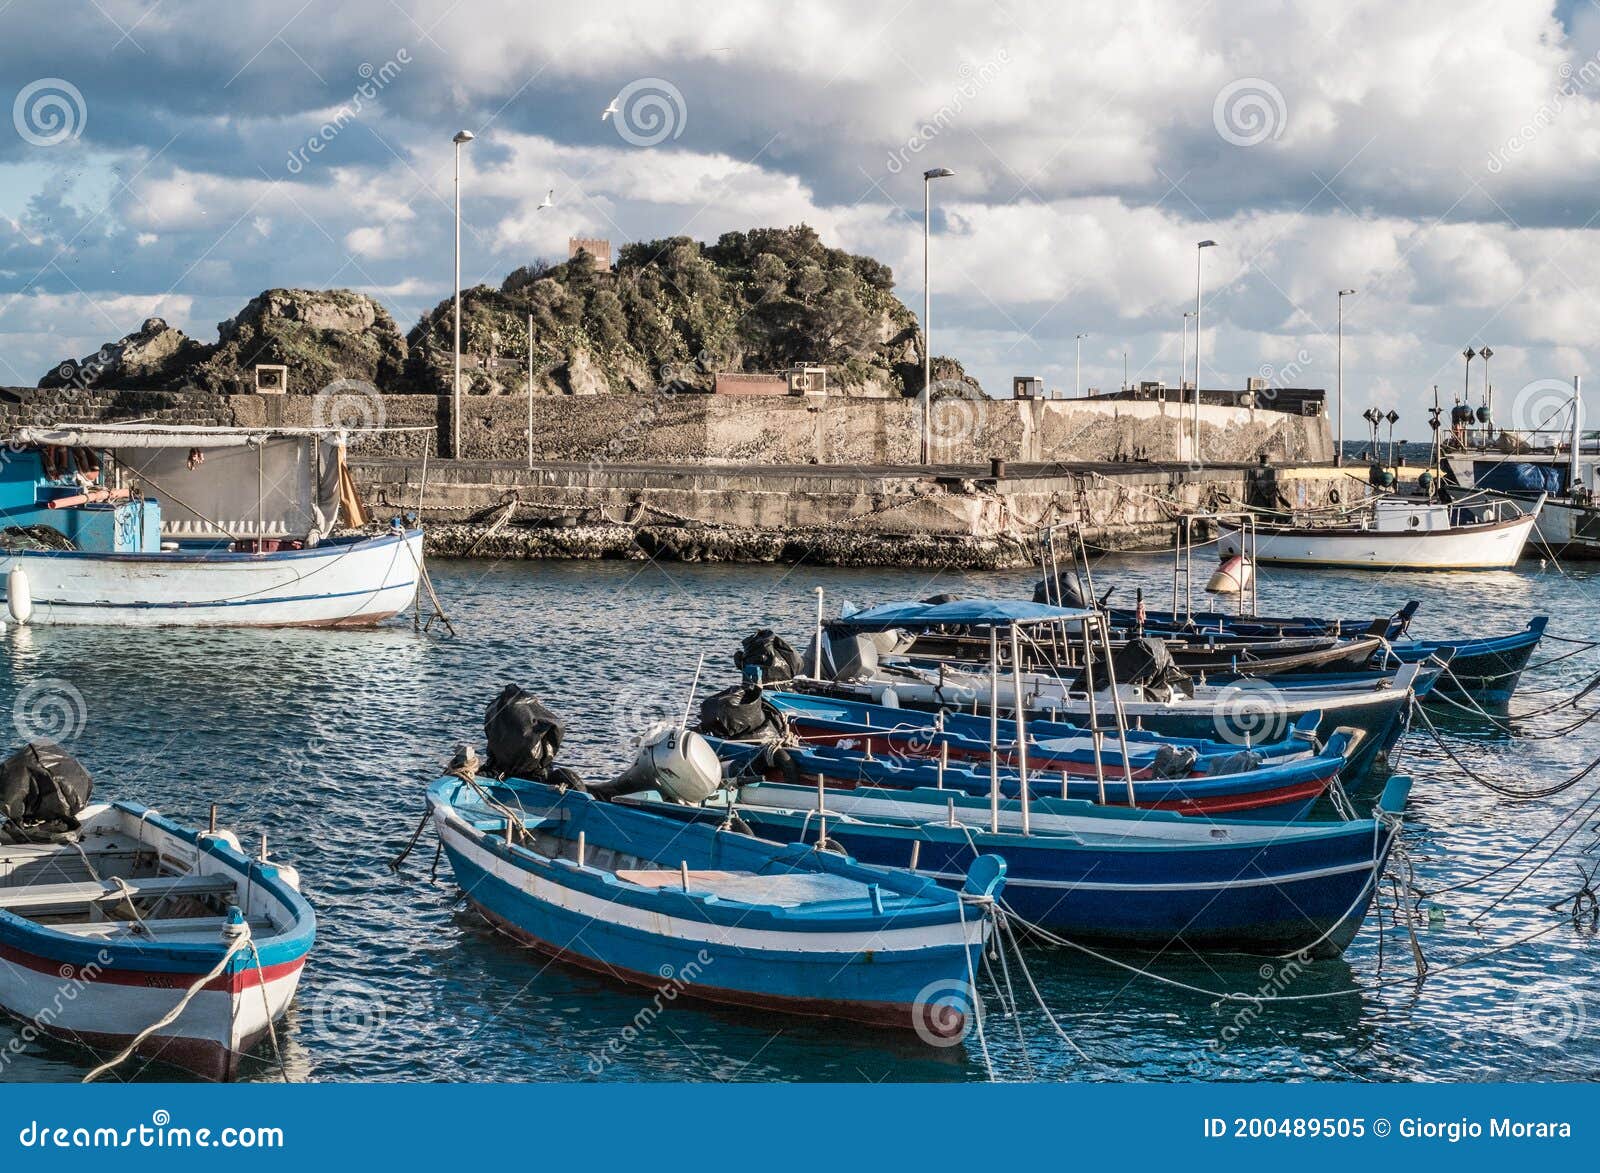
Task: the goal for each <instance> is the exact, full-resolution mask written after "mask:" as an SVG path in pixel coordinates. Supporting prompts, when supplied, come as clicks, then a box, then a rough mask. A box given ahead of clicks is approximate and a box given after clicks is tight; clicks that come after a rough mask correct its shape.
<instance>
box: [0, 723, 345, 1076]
mask: <svg viewBox="0 0 1600 1173" xmlns="http://www.w3.org/2000/svg"><path fill="white" fill-rule="evenodd" d="M30 748H32V747H30ZM25 752H26V751H25ZM73 822H75V823H76V824H77V825H76V827H75V828H73V829H71V830H70V831H67V832H64V833H61V834H55V835H50V836H39V837H37V841H33V839H32V838H30V837H29V836H28V835H26V834H23V835H13V836H11V837H10V838H11V839H12V840H16V841H10V842H8V841H7V839H6V838H5V837H0V1009H3V1010H4V1011H5V1013H7V1014H9V1015H11V1016H12V1017H14V1018H16V1019H17V1020H19V1021H21V1022H23V1023H26V1024H28V1025H30V1026H31V1027H33V1028H34V1029H36V1030H38V1031H40V1032H41V1033H43V1034H46V1035H50V1036H52V1037H55V1038H59V1039H62V1040H64V1041H66V1042H69V1043H74V1044H77V1045H80V1046H85V1047H88V1048H90V1049H91V1050H94V1051H96V1052H100V1053H104V1054H113V1053H116V1052H124V1053H125V1054H126V1055H128V1056H129V1057H131V1056H132V1055H138V1056H140V1057H142V1058H143V1059H146V1060H150V1059H157V1060H160V1061H161V1062H163V1063H167V1064H171V1065H173V1066H176V1067H180V1068H183V1069H185V1070H187V1071H190V1072H192V1073H194V1074H196V1075H199V1076H200V1077H202V1078H204V1079H210V1080H229V1079H233V1078H234V1077H235V1076H236V1075H237V1074H238V1071H239V1067H240V1064H241V1062H242V1060H243V1059H244V1057H245V1055H246V1054H248V1053H249V1052H250V1050H251V1049H252V1048H254V1047H255V1046H256V1045H257V1044H258V1043H260V1042H261V1041H263V1040H264V1039H265V1038H266V1036H267V1035H268V1033H269V1032H270V1031H272V1030H273V1024H274V1023H276V1022H277V1021H278V1020H279V1019H281V1018H282V1016H283V1015H284V1013H285V1012H286V1011H287V1010H288V1008H289V1005H290V1003H291V1002H292V1001H293V1000H294V996H295V990H296V988H297V987H298V986H299V982H300V974H301V970H302V969H303V967H304V965H305V961H306V957H307V955H308V954H309V953H310V951H311V947H312V945H313V943H314V942H315V939H316V916H315V914H314V913H313V912H312V910H311V907H310V905H308V904H307V903H306V901H305V899H304V898H303V897H302V896H301V895H300V892H299V890H298V884H299V881H298V877H297V875H296V874H295V872H294V870H293V869H292V868H288V867H285V866H282V865H278V864H272V863H268V862H265V861H264V860H261V859H250V858H247V857H246V856H245V855H244V854H243V853H242V852H241V851H240V849H239V843H238V840H237V839H236V838H234V837H233V836H232V835H231V834H230V833H228V832H226V831H210V832H206V831H195V830H191V829H189V828H186V827H183V826H180V825H179V824H178V823H176V822H173V821H172V820H170V819H167V818H165V817H163V816H162V815H160V814H157V813H156V812H155V811H153V810H151V809H149V808H147V807H143V806H140V805H138V804H137V803H132V802H112V803H96V804H92V805H90V806H87V807H85V808H83V809H82V810H80V811H79V812H78V813H77V815H76V816H75V818H74V820H73ZM11 829H12V826H11V825H7V826H6V827H5V830H7V831H9V830H11ZM263 850H264V849H263ZM174 1011H178V1013H177V1016H176V1017H175V1018H172V1020H171V1021H166V1019H167V1018H168V1017H170V1016H171V1015H172V1014H173V1012H174Z"/></svg>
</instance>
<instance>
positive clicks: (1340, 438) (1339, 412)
mask: <svg viewBox="0 0 1600 1173" xmlns="http://www.w3.org/2000/svg"><path fill="white" fill-rule="evenodd" d="M1354 292H1355V290H1354V289H1341V290H1339V376H1338V387H1339V390H1338V393H1337V395H1336V397H1335V400H1334V403H1335V407H1334V411H1335V412H1336V415H1335V416H1334V421H1333V423H1334V428H1333V432H1334V435H1335V437H1337V438H1336V439H1335V440H1334V442H1333V463H1334V464H1335V465H1337V466H1339V467H1343V465H1344V299H1345V298H1347V297H1349V296H1350V295H1351V294H1352V293H1354Z"/></svg>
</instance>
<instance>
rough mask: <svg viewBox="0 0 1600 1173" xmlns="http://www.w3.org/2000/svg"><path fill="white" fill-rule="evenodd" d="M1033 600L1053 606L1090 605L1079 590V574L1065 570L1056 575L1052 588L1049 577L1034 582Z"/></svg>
mask: <svg viewBox="0 0 1600 1173" xmlns="http://www.w3.org/2000/svg"><path fill="white" fill-rule="evenodd" d="M1033 601H1034V602H1035V603H1044V604H1046V605H1047V606H1051V607H1088V606H1090V604H1089V603H1086V602H1084V599H1083V593H1082V592H1081V591H1079V590H1078V576H1077V575H1075V574H1069V573H1067V572H1065V571H1063V572H1062V573H1060V574H1058V575H1056V581H1055V586H1054V587H1053V588H1052V587H1051V585H1050V580H1049V579H1048V578H1041V579H1040V580H1039V581H1038V582H1036V583H1034V584H1033Z"/></svg>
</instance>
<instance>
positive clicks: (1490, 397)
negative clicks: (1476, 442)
mask: <svg viewBox="0 0 1600 1173" xmlns="http://www.w3.org/2000/svg"><path fill="white" fill-rule="evenodd" d="M1493 354H1494V351H1492V350H1490V349H1489V348H1488V347H1487V346H1485V347H1483V348H1482V349H1480V350H1479V351H1478V357H1479V358H1481V359H1483V414H1484V416H1485V417H1486V418H1485V419H1484V421H1483V430H1484V434H1485V436H1486V438H1487V439H1489V440H1493V439H1494V384H1493V383H1491V382H1489V359H1490V358H1491V357H1492V356H1493Z"/></svg>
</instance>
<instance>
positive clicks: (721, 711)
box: [699, 684, 788, 741]
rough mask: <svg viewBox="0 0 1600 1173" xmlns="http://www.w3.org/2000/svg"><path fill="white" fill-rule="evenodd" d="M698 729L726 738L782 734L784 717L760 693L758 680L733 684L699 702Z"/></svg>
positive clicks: (748, 737)
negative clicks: (755, 682) (751, 682)
mask: <svg viewBox="0 0 1600 1173" xmlns="http://www.w3.org/2000/svg"><path fill="white" fill-rule="evenodd" d="M699 731H700V732H701V733H709V734H710V735H711V736H713V737H722V738H726V739H727V740H729V741H753V740H756V739H765V738H771V737H782V736H783V735H784V734H785V733H786V732H787V731H788V721H786V720H785V719H784V716H783V714H782V713H781V712H779V711H778V709H777V707H776V706H775V705H773V703H772V702H771V701H769V700H767V698H766V697H765V696H763V695H762V692H761V686H760V685H759V684H735V685H733V686H732V687H731V688H725V689H723V690H722V691H721V692H716V693H712V694H711V695H710V696H708V697H706V699H705V700H703V701H701V702H700V729H699Z"/></svg>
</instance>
